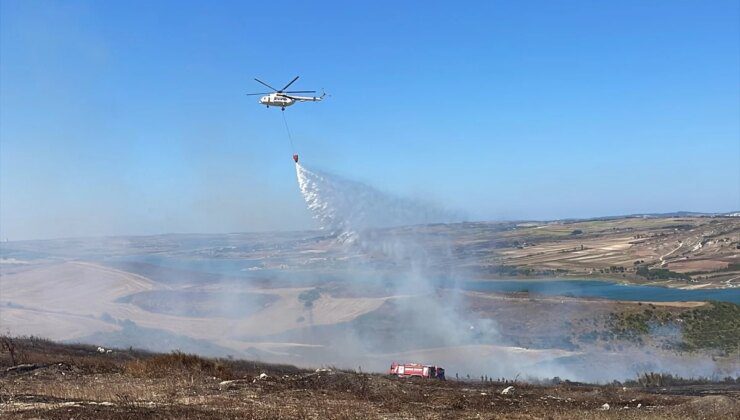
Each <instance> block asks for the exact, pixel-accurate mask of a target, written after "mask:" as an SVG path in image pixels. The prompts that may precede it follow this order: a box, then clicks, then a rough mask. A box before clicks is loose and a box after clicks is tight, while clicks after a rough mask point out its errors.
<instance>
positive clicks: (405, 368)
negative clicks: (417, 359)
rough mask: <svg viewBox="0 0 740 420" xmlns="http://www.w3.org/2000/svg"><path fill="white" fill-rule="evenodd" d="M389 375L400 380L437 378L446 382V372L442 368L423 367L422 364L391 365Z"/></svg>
mask: <svg viewBox="0 0 740 420" xmlns="http://www.w3.org/2000/svg"><path fill="white" fill-rule="evenodd" d="M388 374H389V375H394V376H398V377H399V378H411V377H417V378H437V379H440V380H443V381H444V380H445V370H444V368H442V367H440V366H433V365H422V364H420V363H396V362H393V363H392V364H391V369H390V370H389V371H388Z"/></svg>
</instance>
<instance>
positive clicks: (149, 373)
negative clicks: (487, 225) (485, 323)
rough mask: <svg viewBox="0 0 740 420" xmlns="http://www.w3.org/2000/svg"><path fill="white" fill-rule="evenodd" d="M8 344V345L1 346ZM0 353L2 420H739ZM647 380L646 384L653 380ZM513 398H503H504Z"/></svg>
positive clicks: (713, 413)
mask: <svg viewBox="0 0 740 420" xmlns="http://www.w3.org/2000/svg"><path fill="white" fill-rule="evenodd" d="M3 340H4V341H3V342H4V343H5V342H7V340H8V338H7V337H4V338H3ZM12 348H13V358H14V359H15V360H12V359H11V355H10V353H9V352H8V347H7V346H3V351H2V353H0V416H1V417H3V418H29V419H30V418H46V419H69V418H75V419H98V418H113V419H137V418H213V419H224V418H234V419H237V418H239V419H279V418H280V419H282V418H291V419H350V418H352V419H357V418H358V419H448V418H463V419H464V418H470V419H473V418H476V419H477V418H486V419H495V418H517V419H539V418H550V419H574V418H589V419H617V418H618V419H645V418H648V419H674V418H718V419H719V418H725V419H729V418H737V417H738V416H740V387H739V386H738V384H737V383H735V382H734V381H732V382H724V383H702V382H693V383H692V382H682V381H679V380H676V379H672V378H666V377H655V378H652V377H651V378H652V379H651V380H652V382H648V381H646V382H644V383H626V384H612V385H608V386H595V385H586V384H577V383H569V382H563V383H556V384H550V385H536V384H527V383H523V382H518V381H517V382H515V381H512V382H498V381H495V380H493V379H488V378H484V379H485V380H483V381H480V380H464V381H463V380H461V381H456V380H448V381H444V382H443V381H437V380H401V379H397V378H391V377H386V376H384V375H381V374H366V373H361V372H351V371H339V370H336V369H315V370H308V369H299V368H295V367H293V366H288V365H268V364H263V363H256V362H249V361H240V360H224V359H206V358H201V357H197V356H192V355H187V354H182V353H170V354H153V353H145V352H139V351H135V350H112V351H111V352H106V353H100V352H99V351H98V350H97V349H96V348H95V347H92V346H83V345H60V344H55V343H53V342H49V341H46V340H38V339H13V340H12ZM646 378H648V377H646ZM509 386H512V387H513V388H512V389H511V390H510V391H509V392H508V393H506V394H504V393H502V391H503V390H504V389H506V388H508V387H509Z"/></svg>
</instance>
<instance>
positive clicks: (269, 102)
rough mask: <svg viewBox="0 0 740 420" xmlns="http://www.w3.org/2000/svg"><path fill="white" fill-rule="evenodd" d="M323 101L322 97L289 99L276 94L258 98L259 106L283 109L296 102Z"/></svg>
mask: <svg viewBox="0 0 740 420" xmlns="http://www.w3.org/2000/svg"><path fill="white" fill-rule="evenodd" d="M321 99H323V96H293V95H291V96H290V97H288V96H285V95H280V94H277V93H271V94H269V95H265V96H263V97H261V98H260V104H262V105H265V106H267V107H268V108H269V107H271V106H275V107H280V108H283V109H285V107H286V106H291V105H293V104H295V103H296V102H318V101H320V100H321Z"/></svg>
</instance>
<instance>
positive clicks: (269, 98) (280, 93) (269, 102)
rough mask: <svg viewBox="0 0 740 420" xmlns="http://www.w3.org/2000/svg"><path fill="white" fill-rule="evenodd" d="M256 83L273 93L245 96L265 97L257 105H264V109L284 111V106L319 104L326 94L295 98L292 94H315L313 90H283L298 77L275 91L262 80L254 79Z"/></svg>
mask: <svg viewBox="0 0 740 420" xmlns="http://www.w3.org/2000/svg"><path fill="white" fill-rule="evenodd" d="M254 80H256V81H257V82H258V83H261V84H263V85H265V86H267V87H268V88H270V89H272V90H273V92H265V93H248V94H247V96H256V95H265V96H263V97H261V98H260V100H259V103H260V104H262V105H265V106H266V107H268V108H269V107H271V106H275V107H280V109H282V110H283V111H285V107H286V106H291V105H293V104H295V103H296V102H319V101H321V100H322V99H324V97H325V96H326V93H323V92H322V94H321V96H296V95H294V93H316V91H315V90H285V89H287V88H288V87H289V86H290V85H292V84H293V82H295V81H296V80H298V76H296V77H295V79H293V80H291V81H290V83H288V84H287V85H285V87H283V88H282V89H275V88H274V87H272V86H270V85H268V84H267V83H265V82H263V81H262V80H260V79H258V78H256V77H255V78H254Z"/></svg>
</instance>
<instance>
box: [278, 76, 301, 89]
mask: <svg viewBox="0 0 740 420" xmlns="http://www.w3.org/2000/svg"><path fill="white" fill-rule="evenodd" d="M298 77H299V76H296V77H295V79H293V80H291V81H290V83H288V84H287V85H285V87H284V88H282V89H280V90H279V91H278V92H282V91H284V90H285V89H287V88H288V86H290V85H292V84H293V82H295V81H296V80H298Z"/></svg>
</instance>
